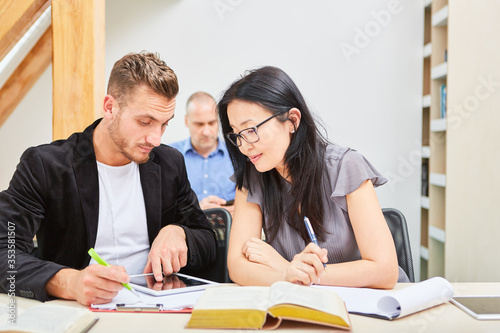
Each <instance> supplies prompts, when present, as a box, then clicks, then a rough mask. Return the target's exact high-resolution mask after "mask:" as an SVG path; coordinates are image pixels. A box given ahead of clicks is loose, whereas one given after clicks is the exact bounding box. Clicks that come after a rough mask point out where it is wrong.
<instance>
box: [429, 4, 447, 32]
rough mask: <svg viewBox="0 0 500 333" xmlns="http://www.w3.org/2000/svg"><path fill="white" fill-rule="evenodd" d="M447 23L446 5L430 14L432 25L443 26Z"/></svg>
mask: <svg viewBox="0 0 500 333" xmlns="http://www.w3.org/2000/svg"><path fill="white" fill-rule="evenodd" d="M447 25H448V5H446V6H444V7H443V8H441V9H440V10H439V11H438V12H436V13H435V14H434V15H432V26H433V27H444V26H447Z"/></svg>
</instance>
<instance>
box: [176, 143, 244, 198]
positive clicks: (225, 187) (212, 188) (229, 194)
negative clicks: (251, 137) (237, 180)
mask: <svg viewBox="0 0 500 333" xmlns="http://www.w3.org/2000/svg"><path fill="white" fill-rule="evenodd" d="M169 146H171V147H174V148H175V149H177V150H178V151H180V152H181V153H182V155H184V160H185V162H186V169H187V174H188V179H189V182H190V183H191V188H192V189H193V190H194V192H195V193H196V195H197V196H198V200H202V199H203V198H205V197H208V196H209V195H215V196H218V197H219V198H222V199H225V200H231V199H234V195H235V184H234V183H233V182H232V181H231V180H230V179H229V177H231V176H232V174H233V173H234V169H233V165H232V164H231V159H230V157H229V153H228V152H227V148H226V145H225V144H224V143H223V142H222V140H220V139H219V143H218V145H217V149H215V150H214V151H213V152H211V153H210V155H208V157H207V158H204V157H203V156H201V155H200V154H198V152H197V151H196V150H195V149H194V148H193V145H192V144H191V138H188V139H186V140H183V141H177V142H174V143H171V144H169Z"/></svg>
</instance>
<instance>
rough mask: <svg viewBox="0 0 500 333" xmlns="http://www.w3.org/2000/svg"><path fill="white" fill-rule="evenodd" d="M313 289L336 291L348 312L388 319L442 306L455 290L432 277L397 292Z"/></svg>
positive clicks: (326, 287)
mask: <svg viewBox="0 0 500 333" xmlns="http://www.w3.org/2000/svg"><path fill="white" fill-rule="evenodd" d="M314 287H315V288H319V289H327V290H332V291H334V292H335V293H336V294H338V295H339V296H340V297H341V298H342V299H343V300H344V302H345V305H346V307H347V311H349V313H353V314H359V315H364V316H369V317H375V318H381V319H387V320H394V319H398V318H401V317H404V316H408V315H410V314H413V313H416V312H419V311H423V310H426V309H429V308H432V307H434V306H437V305H441V304H443V303H446V302H448V301H450V300H451V298H452V297H453V287H452V286H451V284H450V283H449V282H448V281H447V280H445V279H444V278H442V277H433V278H431V279H428V280H425V281H422V282H419V283H415V284H411V285H409V286H407V287H404V288H402V289H397V290H379V289H370V288H346V287H329V286H314Z"/></svg>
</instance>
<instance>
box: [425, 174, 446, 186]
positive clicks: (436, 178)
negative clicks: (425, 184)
mask: <svg viewBox="0 0 500 333" xmlns="http://www.w3.org/2000/svg"><path fill="white" fill-rule="evenodd" d="M429 184H431V185H435V186H440V187H446V175H443V174H441V173H432V172H431V173H430V174H429Z"/></svg>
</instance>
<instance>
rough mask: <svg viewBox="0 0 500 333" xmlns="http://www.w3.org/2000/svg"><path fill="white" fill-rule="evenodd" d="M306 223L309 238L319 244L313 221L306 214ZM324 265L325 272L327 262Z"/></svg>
mask: <svg viewBox="0 0 500 333" xmlns="http://www.w3.org/2000/svg"><path fill="white" fill-rule="evenodd" d="M304 224H305V225H306V230H307V233H308V234H309V238H310V239H311V242H313V243H314V244H316V245H318V240H317V239H316V235H315V234H314V229H313V227H312V225H311V222H309V219H308V218H307V217H305V216H304ZM318 246H319V245H318ZM323 267H325V272H326V264H325V263H323Z"/></svg>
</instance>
